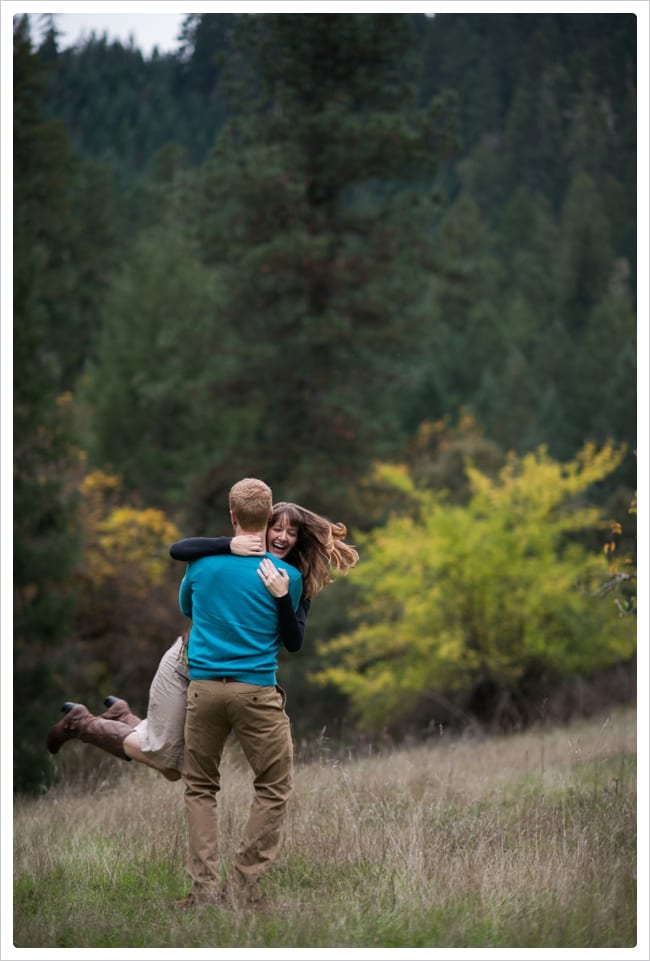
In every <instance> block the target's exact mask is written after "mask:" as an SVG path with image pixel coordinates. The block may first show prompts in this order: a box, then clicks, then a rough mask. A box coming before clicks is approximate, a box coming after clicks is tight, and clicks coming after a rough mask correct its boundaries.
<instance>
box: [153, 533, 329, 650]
mask: <svg viewBox="0 0 650 961" xmlns="http://www.w3.org/2000/svg"><path fill="white" fill-rule="evenodd" d="M231 540H232V537H185V538H183V540H181V541H176V543H175V544H172V546H171V547H170V548H169V553H170V554H171V556H172V557H173V558H174V560H176V561H186V562H189V561H195V560H197V559H198V558H199V557H207V556H208V555H210V554H229V553H231V551H230V542H231ZM274 600H275V605H276V607H277V611H278V622H279V627H280V638H281V640H282V643H283V644H284V646H285V647H286V649H287V650H288V651H290V652H291V653H292V654H295V652H296V651H299V650H300V648H301V647H302V643H303V641H304V639H305V621H306V619H307V615H308V613H309V608H310V606H311V601H309V600H308V599H307V598H306V597H305V596H304V595H303V596H302V597H301V598H300V603H299V604H298V608H297V610H295V611H294V609H293V604H292V603H291V598H290V596H289V595H288V594H285V595H284V596H283V597H275V595H274Z"/></svg>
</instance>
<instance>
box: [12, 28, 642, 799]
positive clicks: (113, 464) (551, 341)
mask: <svg viewBox="0 0 650 961" xmlns="http://www.w3.org/2000/svg"><path fill="white" fill-rule="evenodd" d="M44 26H45V29H44V31H42V32H41V37H42V39H40V40H39V41H38V43H37V42H35V41H34V39H33V38H34V34H35V30H34V23H33V22H30V17H28V16H27V15H21V16H17V17H15V18H14V47H13V51H14V63H13V77H14V80H13V83H14V86H13V98H14V99H13V110H14V140H13V151H14V154H13V156H14V210H13V215H14V220H13V223H14V235H13V236H14V250H13V270H14V277H13V304H14V335H13V346H14V678H15V697H14V739H15V752H16V753H15V758H16V761H15V777H16V781H15V783H16V788H17V789H18V790H35V789H39V788H42V787H43V785H47V784H48V783H51V781H52V780H53V779H55V778H56V775H57V769H56V765H55V763H54V761H53V760H52V758H50V757H49V756H48V755H47V752H46V751H45V747H44V738H45V734H46V732H47V729H48V727H49V726H50V725H51V724H52V723H54V721H55V720H56V719H57V718H58V712H59V710H60V706H61V703H62V701H64V700H79V701H83V702H84V703H87V704H88V706H89V707H90V708H91V710H94V709H96V708H98V707H99V704H101V701H102V699H103V697H104V696H106V695H107V694H117V695H120V696H123V697H128V699H129V700H130V701H131V703H132V704H133V705H134V706H136V707H137V708H139V711H140V713H143V712H144V711H145V710H146V696H147V690H148V685H149V682H150V679H151V677H152V676H153V673H154V671H155V668H156V665H157V663H158V660H159V658H160V656H161V654H162V653H163V651H164V650H165V649H166V648H167V647H168V646H169V644H171V642H172V641H173V640H174V638H175V637H176V636H177V634H179V633H180V632H181V631H182V630H184V629H185V627H186V626H187V624H186V623H185V619H184V618H183V617H182V615H181V614H180V611H179V610H178V606H177V588H178V584H179V582H180V579H181V577H182V573H183V571H182V569H181V565H179V564H178V563H177V562H174V561H172V560H171V559H170V557H169V554H168V547H169V545H170V544H171V543H172V542H173V541H174V540H176V539H178V538H179V537H183V536H190V535H203V534H213V535H218V534H227V533H229V532H230V531H229V523H228V513H227V495H228V490H229V488H230V486H231V485H232V484H233V483H234V481H236V480H238V479H239V478H240V477H243V476H258V477H262V478H263V479H264V480H266V481H267V483H269V484H270V485H271V486H272V488H273V493H274V497H275V500H286V501H296V502H298V503H302V504H304V505H305V506H307V507H309V508H311V509H312V510H315V511H318V512H320V513H322V514H324V515H326V516H327V517H329V518H330V519H331V520H334V521H342V522H343V523H344V524H346V526H347V528H348V540H349V541H350V542H352V543H355V544H356V545H357V547H358V549H359V552H360V555H361V560H360V562H359V565H358V567H357V568H355V569H354V570H352V571H351V572H350V573H349V575H348V576H347V577H346V578H344V579H339V580H337V583H336V584H334V585H332V586H330V587H329V588H328V589H327V590H326V591H325V592H324V594H323V596H322V597H319V598H318V599H317V600H316V601H315V603H314V605H313V609H312V611H311V612H310V616H309V620H308V625H307V634H306V642H305V648H304V649H303V651H302V652H301V654H300V655H297V656H294V657H293V658H291V657H289V656H286V657H281V663H280V683H282V684H283V686H284V687H286V688H287V690H288V692H289V713H290V715H291V717H292V724H293V725H294V730H295V732H296V736H297V739H298V743H300V739H301V738H307V737H309V736H310V735H311V734H313V733H314V732H321V733H322V732H326V735H325V736H327V737H330V736H332V737H334V736H336V737H352V736H354V735H355V733H358V734H359V736H361V735H363V736H378V735H381V736H395V737H397V736H403V735H405V734H417V735H426V733H427V731H430V730H432V729H435V728H436V726H439V725H441V724H444V725H450V726H453V725H457V726H462V724H465V723H469V722H472V723H474V722H476V723H486V724H492V725H496V726H498V727H499V728H508V727H510V728H512V727H517V726H521V725H524V724H528V723H532V722H535V721H538V720H539V719H540V716H541V714H540V711H541V708H540V705H541V704H550V703H551V701H552V694H553V693H555V694H556V695H557V698H558V703H557V704H556V708H557V711H558V712H562V711H564V712H565V713H567V714H568V713H570V712H571V711H572V710H574V709H575V706H576V702H575V699H574V698H573V697H572V696H571V695H570V694H569V693H568V692H569V689H570V688H569V684H570V683H572V684H575V683H576V682H577V681H580V683H583V684H584V683H585V682H586V679H590V680H591V682H592V685H593V686H592V688H590V690H591V691H592V692H595V693H593V694H592V696H593V697H594V698H597V697H602V698H605V697H606V696H610V697H615V696H617V695H618V694H620V696H621V698H624V697H628V698H629V697H630V696H631V695H630V690H631V689H632V684H633V681H632V680H631V677H632V675H633V670H634V655H635V626H636V622H635V619H634V604H635V597H634V572H635V517H636V515H635V506H634V505H635V492H636V460H635V447H636V431H637V425H636V391H637V383H636V329H637V327H636V325H637V319H636V282H637V258H636V237H637V196H636V176H637V171H636V129H637V105H636V89H635V85H636V30H637V24H636V19H635V17H634V16H633V15H631V14H613V13H607V14H605V13H589V14H574V13H548V14H539V13H535V14H507V13H498V14H495V13H486V14H480V13H472V14H468V13H457V14H453V13H445V14H438V15H436V16H435V17H426V16H424V15H419V14H410V13H409V14H376V13H374V14H258V15H249V14H207V13H203V14H189V15H187V16H186V17H185V18H184V21H183V25H182V30H181V34H180V36H179V46H178V50H177V52H176V53H174V54H164V55H163V54H160V53H159V52H158V51H154V54H153V55H152V56H151V58H149V59H146V58H145V57H143V55H142V53H141V52H140V50H139V49H138V48H137V47H136V46H135V45H134V44H131V45H129V46H124V45H122V44H121V43H119V42H109V40H108V39H107V37H106V36H96V35H93V36H91V38H90V39H88V40H86V41H85V42H84V43H83V45H81V46H77V47H73V48H69V49H60V47H59V43H58V34H57V28H56V22H55V19H54V18H53V17H47V18H46V19H45V23H44ZM599 678H600V679H601V680H600V685H601V686H600V688H599V687H598V679H599ZM572 690H573V688H572ZM581 690H582V691H583V693H584V690H585V688H584V687H583V688H582V689H581ZM558 692H563V694H562V698H560V696H559V694H558ZM549 699H550V700H549ZM560 700H561V704H560V703H559V702H560ZM586 700H588V698H586V697H582V700H581V709H582V708H584V709H585V710H586V709H587V707H588V705H587V704H586V703H585V702H586Z"/></svg>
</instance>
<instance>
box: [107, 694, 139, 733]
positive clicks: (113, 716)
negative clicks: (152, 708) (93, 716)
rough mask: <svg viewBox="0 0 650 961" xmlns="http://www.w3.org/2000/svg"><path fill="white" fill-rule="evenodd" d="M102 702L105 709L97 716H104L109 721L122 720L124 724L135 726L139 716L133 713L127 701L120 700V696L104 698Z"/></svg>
mask: <svg viewBox="0 0 650 961" xmlns="http://www.w3.org/2000/svg"><path fill="white" fill-rule="evenodd" d="M104 704H105V705H106V708H107V710H105V711H103V712H102V713H101V714H100V715H99V716H100V717H105V718H106V719H107V720H109V721H123V722H124V724H129V725H131V726H132V727H137V726H138V724H139V723H140V721H141V720H142V718H141V717H138V715H137V714H134V713H133V712H132V711H131V708H130V706H129V704H128V702H127V701H124V700H122V698H121V697H113V696H112V695H109V697H107V698H104Z"/></svg>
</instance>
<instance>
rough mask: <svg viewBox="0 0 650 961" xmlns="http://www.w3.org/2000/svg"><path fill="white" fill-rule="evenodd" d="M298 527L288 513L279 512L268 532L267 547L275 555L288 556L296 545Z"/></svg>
mask: <svg viewBox="0 0 650 961" xmlns="http://www.w3.org/2000/svg"><path fill="white" fill-rule="evenodd" d="M297 540H298V528H297V527H296V526H295V525H294V524H291V523H290V522H289V519H288V517H287V515H286V514H279V515H278V516H277V517H276V519H275V520H274V521H272V522H271V524H270V525H269V529H268V531H267V532H266V549H267V551H268V552H269V554H273V555H274V556H275V557H286V556H287V554H290V553H291V551H292V550H293V548H294V547H295V546H296V541H297Z"/></svg>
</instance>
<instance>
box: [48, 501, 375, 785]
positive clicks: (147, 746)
mask: <svg viewBox="0 0 650 961" xmlns="http://www.w3.org/2000/svg"><path fill="white" fill-rule="evenodd" d="M346 534H347V529H346V527H345V525H344V524H333V523H332V522H331V521H328V520H327V519H326V518H324V517H321V516H320V515H319V514H315V513H314V512H313V511H310V510H307V509H306V508H304V507H300V506H299V505H298V504H292V503H287V502H284V501H283V502H281V503H279V504H276V505H275V506H274V508H273V512H272V515H271V520H270V522H269V527H268V530H267V542H266V549H267V552H268V553H269V554H272V555H273V556H275V557H279V558H282V559H284V560H286V561H287V562H288V563H289V564H292V565H293V566H294V567H297V568H298V570H299V571H300V572H301V574H302V578H303V594H302V597H301V599H300V603H299V605H298V609H297V610H296V611H294V609H293V606H292V604H291V600H290V598H289V595H288V585H287V578H286V574H284V572H282V571H280V570H278V568H276V567H275V565H274V564H273V562H272V561H271V560H270V559H269V558H268V557H262V560H261V561H260V566H259V568H258V574H259V576H260V578H261V579H262V581H263V583H264V584H265V586H266V588H267V590H269V592H270V593H271V594H272V595H273V596H274V597H275V599H276V606H277V610H278V619H279V625H280V638H281V641H282V643H283V644H284V646H285V647H286V648H287V650H288V651H290V652H292V653H293V652H295V651H299V650H300V648H301V647H302V642H303V638H304V632H305V619H306V617H307V614H308V613H309V608H310V605H311V600H312V598H313V597H315V596H316V595H317V594H319V593H320V591H322V590H323V589H324V588H325V587H327V585H328V584H331V583H332V582H333V579H332V576H331V572H332V571H336V572H338V573H342V574H347V572H348V571H349V570H350V568H352V567H354V565H355V564H356V563H357V561H358V560H359V555H358V553H357V551H356V550H355V548H354V547H352V546H351V545H350V544H346V543H345V540H344V538H345V536H346ZM169 552H170V554H171V556H172V557H173V558H174V559H176V560H181V561H192V560H196V559H197V558H199V557H205V556H207V555H209V554H224V553H229V552H230V553H233V554H238V555H240V556H251V555H255V554H260V555H261V554H263V553H264V547H263V545H262V544H261V543H260V541H259V539H258V538H256V537H253V536H250V535H240V536H239V537H188V538H185V539H184V540H181V541H177V542H176V543H175V544H172V546H171V548H170V550H169ZM188 633H189V632H186V633H185V634H184V635H183V636H182V637H179V638H177V639H176V641H175V642H174V644H173V645H172V646H171V647H170V648H169V650H168V651H166V652H165V654H164V655H163V657H162V659H161V661H160V664H159V666H158V670H157V671H156V674H155V676H154V679H153V681H152V684H151V687H150V689H149V704H148V707H147V716H146V717H145V718H144V719H142V720H141V719H140V718H139V717H137V716H136V715H135V714H133V713H132V711H131V709H130V707H129V705H128V704H127V702H126V701H124V700H122V699H120V698H116V697H107V698H106V700H105V701H104V703H105V705H106V706H107V710H106V711H104V713H103V714H101V715H99V716H95V715H93V714H91V713H90V711H89V710H88V708H87V707H85V705H83V704H75V703H73V702H71V701H67V702H66V703H65V704H64V705H63V711H64V715H65V716H64V717H63V718H62V719H61V720H60V721H59V722H58V723H57V724H55V725H54V727H52V728H51V729H50V732H49V734H48V736H47V741H46V744H47V748H48V750H49V751H50V753H52V754H56V753H57V751H58V750H59V749H60V747H61V746H62V745H63V744H64V743H65V742H66V741H68V740H70V739H72V738H78V739H79V740H81V741H85V742H87V743H90V744H94V745H96V746H97V747H100V748H102V749H103V750H105V751H108V752H109V753H111V754H114V755H115V756H116V757H120V758H122V759H124V760H127V761H130V760H134V761H140V762H141V763H142V764H147V765H148V766H149V767H153V768H155V769H156V770H157V771H160V773H161V774H163V775H164V776H165V777H166V778H167V779H168V780H170V781H177V780H178V779H179V778H180V776H181V775H180V771H181V768H182V765H183V728H184V723H185V704H186V697H187V684H188V669H187V639H188Z"/></svg>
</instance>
